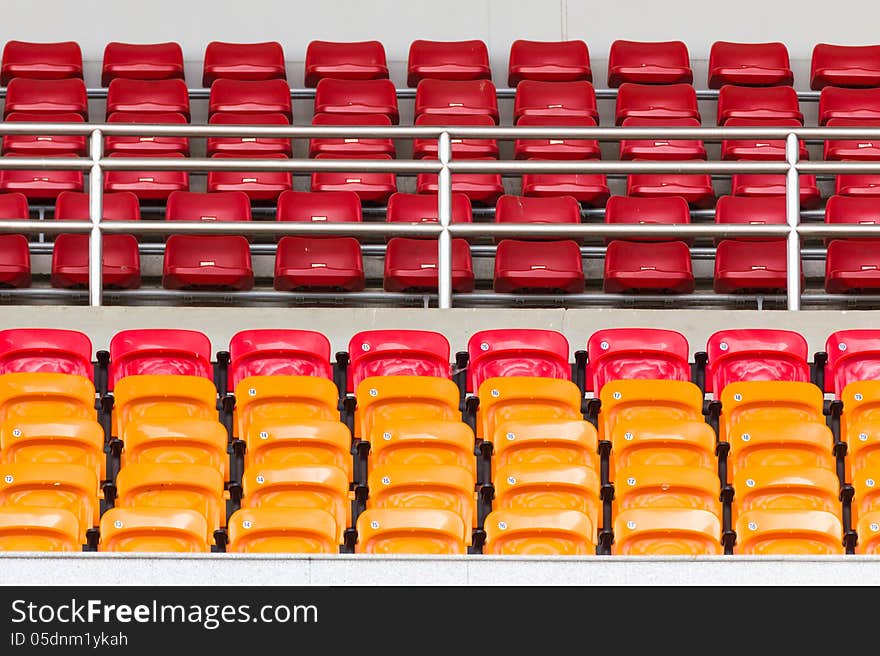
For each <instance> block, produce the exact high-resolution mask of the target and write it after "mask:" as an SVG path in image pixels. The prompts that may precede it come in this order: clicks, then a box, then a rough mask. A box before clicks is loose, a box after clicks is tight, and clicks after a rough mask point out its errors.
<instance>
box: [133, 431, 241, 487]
mask: <svg viewBox="0 0 880 656" xmlns="http://www.w3.org/2000/svg"><path fill="white" fill-rule="evenodd" d="M120 437H121V438H122V442H123V443H124V445H125V448H124V450H123V451H122V466H123V467H125V466H126V465H128V464H132V463H141V464H153V465H165V464H184V465H198V466H207V467H212V468H214V469H216V470H217V471H219V472H220V473H221V474H222V475H223V480H224V481H225V480H228V479H229V454H228V453H227V450H226V445H227V442H228V440H229V436H228V435H227V433H226V428H225V427H224V426H223V424H221V423H220V422H219V421H217V419H216V418H215V419H203V418H199V417H194V418H186V417H184V418H174V419H153V418H150V417H149V416H148V417H147V418H145V419H142V420H136V419H132V420H130V421H128V422H127V423H126V424H125V426H124V427H123V428H122V434H121V435H120Z"/></svg>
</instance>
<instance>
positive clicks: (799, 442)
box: [727, 419, 837, 481]
mask: <svg viewBox="0 0 880 656" xmlns="http://www.w3.org/2000/svg"><path fill="white" fill-rule="evenodd" d="M728 440H729V443H730V453H729V454H728V456H727V474H728V480H729V481H732V480H733V477H734V475H735V474H736V473H737V472H738V471H740V470H744V469H745V470H747V469H751V468H752V467H788V468H790V469H797V468H800V467H820V468H822V469H827V470H829V471H832V472H836V471H837V469H836V468H837V459H836V457H835V456H834V451H833V447H834V435H833V434H832V432H831V429H830V428H828V426H827V425H825V424H823V423H819V422H815V421H797V420H795V421H780V420H751V419H746V420H743V421H738V422H737V423H736V427H735V430H734V431H733V432H732V433H731V434H729V435H728Z"/></svg>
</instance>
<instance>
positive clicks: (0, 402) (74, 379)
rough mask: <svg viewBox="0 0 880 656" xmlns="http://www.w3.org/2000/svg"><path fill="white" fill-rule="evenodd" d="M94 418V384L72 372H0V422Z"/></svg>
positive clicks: (95, 415)
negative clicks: (0, 373)
mask: <svg viewBox="0 0 880 656" xmlns="http://www.w3.org/2000/svg"><path fill="white" fill-rule="evenodd" d="M62 418H71V419H73V418H78V419H96V418H97V414H96V411H95V386H94V385H93V384H92V381H90V380H89V379H88V378H86V377H84V376H77V375H74V374H56V373H10V374H3V375H0V421H2V422H4V423H5V422H7V421H21V420H24V419H28V420H37V419H50V420H52V421H57V420H58V419H62Z"/></svg>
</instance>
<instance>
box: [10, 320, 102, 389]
mask: <svg viewBox="0 0 880 656" xmlns="http://www.w3.org/2000/svg"><path fill="white" fill-rule="evenodd" d="M43 371H47V372H55V373H59V374H76V375H78V376H84V377H86V378H88V379H90V380H92V379H94V367H93V366H92V342H91V340H90V339H89V337H88V335H86V334H85V333H82V332H80V331H78V330H64V329H59V328H12V329H9V330H0V374H5V373H11V372H29V373H38V372H43Z"/></svg>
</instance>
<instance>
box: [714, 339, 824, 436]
mask: <svg viewBox="0 0 880 656" xmlns="http://www.w3.org/2000/svg"><path fill="white" fill-rule="evenodd" d="M710 358H711V356H710ZM707 378H708V375H707ZM718 386H719V381H718V380H716V381H715V390H716V398H718V397H719V395H718V393H717V390H718V389H719V387H718ZM720 399H721V416H720V417H719V422H718V438H719V439H720V440H721V441H727V439H728V438H727V436H728V434H732V435H736V434H737V433H738V432H739V424H740V422H743V421H789V422H794V421H807V422H817V423H822V424H824V423H825V417H824V415H823V414H822V408H823V400H824V398H823V394H822V391H821V390H820V389H819V388H818V387H817V386H815V385H813V384H812V383H800V382H789V381H781V380H752V381H746V382H733V383H730V384H729V385H727V386H725V387H724V388H723V391H722V392H721V394H720Z"/></svg>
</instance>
